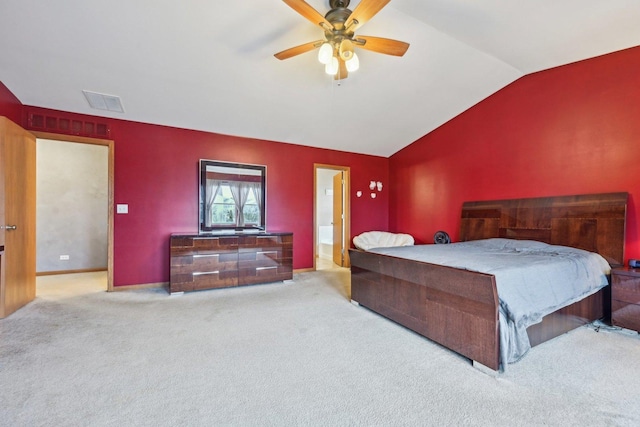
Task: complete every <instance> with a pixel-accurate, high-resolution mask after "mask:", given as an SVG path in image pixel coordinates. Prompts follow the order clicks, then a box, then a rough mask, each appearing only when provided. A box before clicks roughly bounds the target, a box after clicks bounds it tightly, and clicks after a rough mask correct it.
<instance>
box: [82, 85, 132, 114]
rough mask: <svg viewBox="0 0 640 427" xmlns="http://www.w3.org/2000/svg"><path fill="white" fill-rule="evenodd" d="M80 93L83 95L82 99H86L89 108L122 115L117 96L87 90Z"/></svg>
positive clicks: (120, 103) (120, 102)
mask: <svg viewBox="0 0 640 427" xmlns="http://www.w3.org/2000/svg"><path fill="white" fill-rule="evenodd" d="M82 93H84V97H85V98H87V101H88V102H89V106H90V107H91V108H95V109H97V110H106V111H114V112H116V113H124V108H122V101H120V97H119V96H114V95H105V94H104V93H98V92H91V91H88V90H83V91H82Z"/></svg>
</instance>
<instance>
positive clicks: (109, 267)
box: [33, 132, 114, 291]
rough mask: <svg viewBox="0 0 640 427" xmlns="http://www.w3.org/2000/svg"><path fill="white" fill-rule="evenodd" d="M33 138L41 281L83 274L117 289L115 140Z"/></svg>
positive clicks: (71, 277) (38, 259)
mask: <svg viewBox="0 0 640 427" xmlns="http://www.w3.org/2000/svg"><path fill="white" fill-rule="evenodd" d="M33 133H34V134H35V135H36V137H37V139H36V175H37V179H36V183H37V185H36V187H37V191H36V276H38V277H39V278H38V282H40V281H42V280H44V277H40V276H59V277H60V278H63V277H64V276H62V275H65V276H66V275H73V276H68V278H69V280H75V279H74V278H73V277H74V276H77V275H83V274H84V275H88V276H87V277H90V278H92V280H93V282H94V283H93V285H92V286H94V287H95V278H98V279H99V280H98V281H99V282H100V283H102V285H101V287H102V286H103V289H104V290H106V291H111V290H113V214H114V213H113V209H112V207H113V141H111V140H102V139H94V138H85V137H78V136H73V135H59V134H52V133H40V132H33ZM46 281H47V282H50V281H51V279H47V280H46Z"/></svg>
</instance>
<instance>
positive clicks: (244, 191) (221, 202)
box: [211, 182, 262, 227]
mask: <svg viewBox="0 0 640 427" xmlns="http://www.w3.org/2000/svg"><path fill="white" fill-rule="evenodd" d="M261 191H262V190H261V185H260V183H246V182H235V183H234V182H221V183H220V184H219V191H218V192H217V194H216V196H215V198H214V199H213V205H212V209H211V223H213V224H223V225H229V226H240V227H241V226H258V225H260V204H259V203H258V199H259V196H260V193H261ZM256 195H257V196H258V197H256Z"/></svg>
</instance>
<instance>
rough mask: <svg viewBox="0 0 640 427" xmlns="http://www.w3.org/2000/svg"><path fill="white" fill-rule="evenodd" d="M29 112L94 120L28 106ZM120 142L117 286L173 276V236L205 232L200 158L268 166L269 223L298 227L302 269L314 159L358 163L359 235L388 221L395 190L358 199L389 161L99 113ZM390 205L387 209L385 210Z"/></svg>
mask: <svg viewBox="0 0 640 427" xmlns="http://www.w3.org/2000/svg"><path fill="white" fill-rule="evenodd" d="M25 108H26V109H27V110H28V111H29V112H34V113H41V114H51V115H54V116H58V117H60V116H65V117H73V118H80V119H86V118H87V117H88V116H81V115H76V114H70V113H61V112H55V111H51V110H46V109H41V108H36V107H25ZM98 121H99V122H101V123H102V122H106V123H108V125H109V127H110V131H111V139H113V140H114V141H115V182H114V185H115V188H114V199H115V200H114V201H115V203H116V204H119V203H126V204H128V205H129V214H127V215H116V216H115V224H114V285H115V286H122V285H132V284H143V283H156V282H166V281H168V280H169V239H168V238H169V235H170V234H171V233H175V232H190V233H196V232H197V231H198V160H199V159H203V158H204V159H214V160H223V161H230V162H244V163H254V164H264V165H266V166H267V229H268V230H269V231H293V233H294V255H293V266H294V268H295V269H303V268H311V267H313V192H314V186H313V183H314V177H313V172H314V163H322V164H330V165H339V166H349V167H350V168H351V179H352V189H353V190H352V191H351V193H352V194H351V233H352V235H356V234H359V233H361V232H363V231H367V230H371V229H382V230H386V229H387V227H388V211H387V206H388V196H387V192H384V191H383V193H382V194H381V197H379V198H378V199H375V200H372V199H370V198H369V199H365V198H361V199H360V198H356V197H355V191H356V188H364V187H365V185H367V184H368V182H369V181H370V180H371V179H374V178H373V177H378V176H380V177H381V178H376V179H382V180H383V181H386V180H387V179H388V159H386V158H382V157H374V156H365V155H358V154H350V153H345V152H339V151H332V150H325V149H317V148H310V147H304V146H300V145H293V144H284V143H277V142H269V141H262V140H256V139H247V138H238V137H232V136H225V135H219V134H213V133H207V132H199V131H193V130H185V129H177V128H171V127H165V126H157V125H150V124H143V123H137V122H130V121H124V120H112V119H103V118H100V119H98ZM380 207H382V208H380Z"/></svg>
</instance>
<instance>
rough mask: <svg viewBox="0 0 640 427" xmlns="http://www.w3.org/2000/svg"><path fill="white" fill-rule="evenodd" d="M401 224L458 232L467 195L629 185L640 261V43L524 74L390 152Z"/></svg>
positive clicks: (631, 239)
mask: <svg viewBox="0 0 640 427" xmlns="http://www.w3.org/2000/svg"><path fill="white" fill-rule="evenodd" d="M389 168H390V181H389V182H390V194H391V197H390V211H389V225H390V228H391V229H392V230H396V231H403V232H408V233H411V234H413V235H414V236H415V237H416V238H417V240H419V241H421V242H431V241H432V239H433V234H434V233H435V232H436V231H437V230H446V231H447V232H448V233H449V234H450V235H451V237H452V239H453V240H454V241H455V240H457V238H458V235H459V228H460V218H459V215H460V209H461V206H462V203H463V202H464V201H472V200H490V199H503V198H521V197H538V196H554V195H570V194H584V193H600V192H615V191H627V192H629V193H630V199H629V200H630V203H629V209H628V212H627V237H626V252H625V255H626V257H627V258H629V257H640V243H639V240H638V211H637V210H636V206H635V200H636V199H638V198H639V197H640V47H636V48H632V49H627V50H624V51H620V52H616V53H612V54H608V55H604V56H601V57H597V58H594V59H590V60H585V61H581V62H577V63H574V64H569V65H566V66H562V67H558V68H553V69H550V70H546V71H542V72H539V73H535V74H531V75H528V76H525V77H523V78H521V79H519V80H517V81H516V82H514V83H512V84H511V85H509V86H507V87H505V88H503V89H502V90H500V91H499V92H497V93H495V94H494V95H492V96H491V97H489V98H487V99H485V100H483V101H482V102H480V103H479V104H477V105H476V106H474V107H473V108H471V109H469V110H467V111H465V112H464V113H463V114H461V115H460V116H458V117H456V118H454V119H452V120H451V121H449V122H448V123H446V124H444V125H443V126H441V127H440V128H438V129H436V130H434V131H433V132H431V133H429V134H427V135H425V136H424V137H422V138H421V139H419V140H418V141H416V142H415V143H413V144H411V145H410V146H408V147H406V148H405V149H403V150H401V151H399V152H398V153H396V154H394V155H393V156H392V157H391V158H390V165H389Z"/></svg>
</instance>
